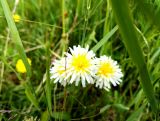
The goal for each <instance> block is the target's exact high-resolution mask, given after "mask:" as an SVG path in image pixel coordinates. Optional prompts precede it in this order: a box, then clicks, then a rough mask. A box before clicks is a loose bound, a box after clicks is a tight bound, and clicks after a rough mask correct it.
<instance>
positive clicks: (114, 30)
mask: <svg viewBox="0 0 160 121" xmlns="http://www.w3.org/2000/svg"><path fill="white" fill-rule="evenodd" d="M117 30H118V26H115V27H114V28H113V29H112V30H111V31H110V32H109V33H107V34H106V35H105V36H104V37H103V38H102V39H101V40H100V41H99V42H98V43H97V44H96V45H95V46H94V47H93V48H92V50H93V51H94V52H96V51H97V50H98V49H99V48H100V47H102V46H103V45H104V44H105V43H106V42H107V41H108V40H109V39H110V38H111V37H112V36H113V34H114V33H115V32H116V31H117Z"/></svg>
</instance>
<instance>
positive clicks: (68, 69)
mask: <svg viewBox="0 0 160 121" xmlns="http://www.w3.org/2000/svg"><path fill="white" fill-rule="evenodd" d="M69 49H70V53H68V52H67V53H66V57H63V58H61V59H60V60H55V61H54V62H53V63H52V65H53V67H51V69H50V73H51V79H53V80H54V83H57V82H59V83H61V84H62V85H63V86H66V85H67V84H72V83H75V85H76V86H77V85H78V84H79V82H81V83H82V86H83V87H85V86H86V83H88V84H95V86H96V87H99V88H101V89H102V88H103V89H105V90H109V89H110V88H111V86H110V85H111V84H113V86H116V85H117V84H120V82H121V81H122V80H121V78H122V76H123V74H122V72H121V69H120V68H119V66H118V64H117V62H116V61H114V60H112V59H111V58H110V57H107V56H105V55H104V56H101V57H100V58H96V57H95V54H94V52H93V51H91V50H89V47H88V46H87V47H86V48H82V47H81V46H80V45H78V46H73V49H72V48H69Z"/></svg>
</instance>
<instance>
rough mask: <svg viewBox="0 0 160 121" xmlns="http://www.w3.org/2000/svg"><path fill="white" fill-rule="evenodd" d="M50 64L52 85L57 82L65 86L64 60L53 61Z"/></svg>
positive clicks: (65, 65) (65, 66)
mask: <svg viewBox="0 0 160 121" xmlns="http://www.w3.org/2000/svg"><path fill="white" fill-rule="evenodd" d="M52 64H53V67H52V68H51V69H50V73H51V79H55V80H54V83H57V82H59V83H61V85H63V86H66V84H67V79H65V77H66V75H67V69H68V67H67V63H66V59H65V58H62V59H61V60H55V61H54V62H53V63H52Z"/></svg>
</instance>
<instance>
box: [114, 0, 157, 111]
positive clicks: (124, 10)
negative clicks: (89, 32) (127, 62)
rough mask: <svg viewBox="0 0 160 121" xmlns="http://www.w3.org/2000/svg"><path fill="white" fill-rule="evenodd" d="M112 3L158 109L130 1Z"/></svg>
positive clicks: (147, 94) (147, 92) (131, 53)
mask: <svg viewBox="0 0 160 121" xmlns="http://www.w3.org/2000/svg"><path fill="white" fill-rule="evenodd" d="M111 4H112V9H113V13H114V15H115V18H116V20H117V23H118V25H119V30H120V32H121V35H122V38H123V41H124V44H125V46H126V48H127V50H128V52H129V54H130V56H131V58H132V59H133V61H134V63H135V65H136V66H137V68H138V70H139V74H140V78H141V84H142V87H143V90H144V93H145V95H146V97H147V98H148V101H149V103H150V105H151V106H152V109H153V110H154V111H157V102H156V99H155V96H154V91H153V86H152V83H151V80H150V77H149V74H148V70H147V67H146V63H145V60H144V57H143V54H142V50H141V48H140V46H139V43H138V38H137V36H136V32H135V28H134V25H133V23H132V19H131V16H130V13H129V7H128V3H127V1H126V0H111Z"/></svg>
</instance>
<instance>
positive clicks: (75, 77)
mask: <svg viewBox="0 0 160 121" xmlns="http://www.w3.org/2000/svg"><path fill="white" fill-rule="evenodd" d="M88 49H89V47H88V46H87V47H86V48H82V47H81V46H80V45H79V46H78V47H76V46H73V49H72V48H70V53H66V56H67V57H66V58H67V63H68V73H67V74H68V76H67V77H66V78H70V80H69V83H73V82H75V83H76V85H78V84H79V82H80V81H81V82H82V86H83V87H85V86H86V81H87V82H88V83H89V84H93V83H94V80H93V76H94V72H95V71H94V69H95V67H94V61H93V58H94V57H95V54H94V53H93V51H89V50H88Z"/></svg>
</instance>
